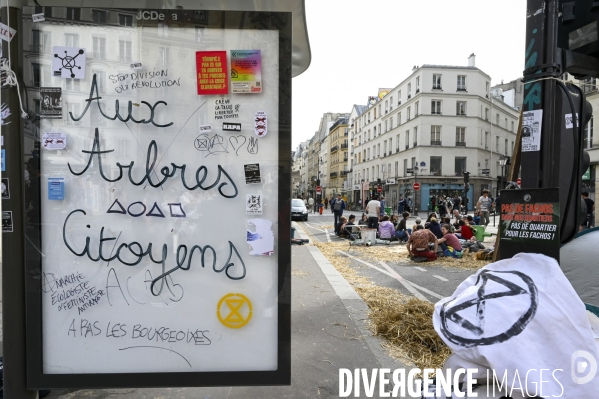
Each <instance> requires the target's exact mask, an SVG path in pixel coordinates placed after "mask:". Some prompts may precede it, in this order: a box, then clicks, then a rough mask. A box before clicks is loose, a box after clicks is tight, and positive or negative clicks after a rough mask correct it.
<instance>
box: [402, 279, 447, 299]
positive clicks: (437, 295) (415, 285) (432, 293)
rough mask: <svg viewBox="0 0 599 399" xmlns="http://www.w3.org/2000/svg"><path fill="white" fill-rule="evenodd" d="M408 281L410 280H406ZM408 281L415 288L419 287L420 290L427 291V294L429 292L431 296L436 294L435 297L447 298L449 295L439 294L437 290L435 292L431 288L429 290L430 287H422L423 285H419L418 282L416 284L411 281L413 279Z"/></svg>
mask: <svg viewBox="0 0 599 399" xmlns="http://www.w3.org/2000/svg"><path fill="white" fill-rule="evenodd" d="M406 281H408V280H406ZM408 283H410V284H412V285H413V286H414V288H418V289H419V290H420V291H422V292H426V293H427V294H429V295H430V296H434V297H435V298H437V299H444V298H447V297H445V296H443V295H439V294H437V293H435V292H433V291H431V290H429V289H427V288H424V287H421V286H419V285H417V284H414V283H413V282H411V281H408Z"/></svg>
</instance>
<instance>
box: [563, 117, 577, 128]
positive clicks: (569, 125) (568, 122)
mask: <svg viewBox="0 0 599 399" xmlns="http://www.w3.org/2000/svg"><path fill="white" fill-rule="evenodd" d="M565 119H566V129H572V128H573V127H574V121H573V120H572V114H566V115H565ZM576 121H577V122H578V114H576Z"/></svg>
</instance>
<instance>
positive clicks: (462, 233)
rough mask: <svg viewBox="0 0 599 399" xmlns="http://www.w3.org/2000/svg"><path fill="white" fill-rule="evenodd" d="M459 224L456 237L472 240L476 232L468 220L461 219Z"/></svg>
mask: <svg viewBox="0 0 599 399" xmlns="http://www.w3.org/2000/svg"><path fill="white" fill-rule="evenodd" d="M459 226H460V227H459V228H458V229H456V231H455V235H456V237H458V238H459V239H461V240H470V239H471V238H472V237H474V232H473V231H472V228H471V227H470V225H469V224H468V223H467V222H465V221H464V220H460V223H459Z"/></svg>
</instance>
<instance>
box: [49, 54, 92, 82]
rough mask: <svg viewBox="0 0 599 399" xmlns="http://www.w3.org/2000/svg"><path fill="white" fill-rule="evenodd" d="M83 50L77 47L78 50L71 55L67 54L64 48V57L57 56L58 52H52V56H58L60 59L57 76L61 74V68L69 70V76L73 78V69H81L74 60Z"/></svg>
mask: <svg viewBox="0 0 599 399" xmlns="http://www.w3.org/2000/svg"><path fill="white" fill-rule="evenodd" d="M84 52H85V51H84V50H83V49H79V52H78V53H77V54H76V55H75V56H74V57H71V56H70V55H69V54H67V52H66V50H65V52H64V57H59V56H58V54H54V58H58V59H59V60H61V61H62V68H58V72H59V75H57V76H61V74H62V69H63V68H64V69H68V70H69V71H70V72H71V77H72V78H74V77H75V74H74V73H73V69H75V68H77V69H81V67H80V66H78V65H77V62H76V61H75V59H76V58H77V57H79V56H80V55H81V54H83V53H84Z"/></svg>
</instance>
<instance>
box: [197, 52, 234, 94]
mask: <svg viewBox="0 0 599 399" xmlns="http://www.w3.org/2000/svg"><path fill="white" fill-rule="evenodd" d="M196 67H197V77H198V94H200V95H206V94H229V83H228V81H229V79H228V77H227V52H226V51H196Z"/></svg>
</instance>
